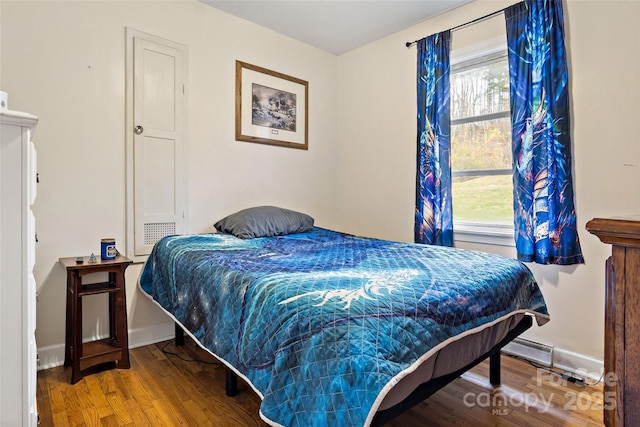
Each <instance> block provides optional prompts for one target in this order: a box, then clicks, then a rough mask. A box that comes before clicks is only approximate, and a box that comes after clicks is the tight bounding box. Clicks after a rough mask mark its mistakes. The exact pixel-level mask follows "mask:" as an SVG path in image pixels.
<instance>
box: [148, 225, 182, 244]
mask: <svg viewBox="0 0 640 427" xmlns="http://www.w3.org/2000/svg"><path fill="white" fill-rule="evenodd" d="M171 234H176V223H175V222H151V223H145V224H144V244H145V245H155V244H156V242H157V241H158V240H160V239H162V238H163V237H164V236H169V235H171Z"/></svg>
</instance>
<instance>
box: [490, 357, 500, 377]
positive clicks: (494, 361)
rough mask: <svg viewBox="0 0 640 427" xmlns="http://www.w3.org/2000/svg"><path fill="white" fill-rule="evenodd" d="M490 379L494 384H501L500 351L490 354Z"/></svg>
mask: <svg viewBox="0 0 640 427" xmlns="http://www.w3.org/2000/svg"><path fill="white" fill-rule="evenodd" d="M489 381H490V382H491V384H493V385H500V352H499V351H497V352H495V353H493V354H492V355H491V356H489Z"/></svg>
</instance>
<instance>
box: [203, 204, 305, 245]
mask: <svg viewBox="0 0 640 427" xmlns="http://www.w3.org/2000/svg"><path fill="white" fill-rule="evenodd" d="M214 227H215V228H216V230H218V231H220V232H223V233H229V234H233V235H234V236H236V237H239V238H241V239H251V238H254V237H269V236H282V235H285V234H292V233H302V232H305V231H309V230H311V229H312V228H313V218H312V217H310V216H309V215H307V214H303V213H300V212H296V211H292V210H289V209H284V208H279V207H276V206H258V207H255V208H248V209H243V210H241V211H238V212H236V213H234V214H231V215H229V216H227V217H224V218H222V219H221V220H220V221H218V222H216V223H215V224H214Z"/></svg>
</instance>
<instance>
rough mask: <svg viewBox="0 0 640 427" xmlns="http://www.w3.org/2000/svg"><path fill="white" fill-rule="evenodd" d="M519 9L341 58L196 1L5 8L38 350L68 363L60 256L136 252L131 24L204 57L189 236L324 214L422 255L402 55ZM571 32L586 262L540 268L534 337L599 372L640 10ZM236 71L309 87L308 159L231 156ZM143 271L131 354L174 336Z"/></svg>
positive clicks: (625, 194)
mask: <svg viewBox="0 0 640 427" xmlns="http://www.w3.org/2000/svg"><path fill="white" fill-rule="evenodd" d="M511 3H513V2H512V1H511V2H504V1H477V2H474V3H472V4H470V5H468V6H465V7H463V8H461V9H459V10H456V11H453V12H450V13H448V14H445V15H442V16H440V17H437V18H435V19H433V20H431V21H428V22H425V23H422V24H420V25H416V26H414V27H412V28H410V29H407V30H405V31H402V32H399V33H397V34H394V35H392V36H390V37H387V38H384V39H382V40H379V41H377V42H375V43H372V44H370V45H367V46H365V47H362V48H360V49H358V50H355V51H353V52H350V53H348V54H345V55H342V56H340V57H335V56H332V55H329V54H326V53H323V52H321V51H319V50H317V49H314V48H311V47H309V46H306V45H303V44H301V43H298V42H295V41H293V40H291V39H289V38H286V37H284V36H280V35H278V34H275V33H273V32H270V31H268V30H265V29H262V28H260V27H258V26H256V25H254V24H250V23H248V22H246V21H242V20H239V19H237V18H234V17H232V16H230V15H227V14H224V13H222V12H219V11H217V10H215V9H213V8H211V7H208V6H206V5H204V4H202V3H199V2H196V1H191V0H188V1H158V2H153V1H142V2H103V1H88V2H58V1H44V2H31V1H29V2H24V1H17V2H13V1H6V0H3V1H1V2H0V19H1V21H0V24H1V25H0V40H1V45H0V48H1V50H0V53H1V57H0V59H1V63H0V76H1V77H2V81H0V89H2V90H4V91H7V92H9V103H10V107H11V108H12V109H16V110H24V111H28V112H30V113H33V114H36V115H38V116H39V117H40V124H39V126H38V130H37V133H36V135H35V141H36V147H37V149H38V154H39V167H38V169H39V172H40V178H41V183H40V185H39V187H38V192H39V194H38V199H37V202H36V205H35V213H36V218H37V229H38V234H39V238H40V243H39V244H38V247H37V263H36V269H35V276H36V280H37V282H38V286H39V289H40V297H39V303H38V310H37V312H38V318H37V324H38V331H37V339H38V346H39V349H40V350H50V351H48V352H47V353H49V354H54V355H58V356H57V357H61V354H62V353H61V350H62V345H63V343H64V314H65V313H64V298H65V293H64V286H65V272H64V271H63V269H62V268H61V267H60V265H59V264H58V263H57V260H58V258H59V257H63V256H76V255H82V254H88V253H90V252H96V253H98V251H99V241H100V238H102V237H115V238H116V240H117V242H118V246H120V247H124V236H125V229H124V227H125V218H124V212H125V205H124V200H125V197H124V196H125V194H124V187H125V175H124V168H123V166H124V160H125V159H124V152H125V143H124V132H125V129H124V117H125V116H124V114H125V112H124V75H125V69H124V58H125V54H124V42H125V38H124V28H125V27H126V26H130V27H132V28H134V29H137V30H140V31H144V32H148V33H151V34H154V35H157V36H161V37H164V38H167V39H171V40H174V41H176V42H180V43H183V44H185V45H187V46H188V48H189V63H188V67H189V72H188V86H189V87H188V110H189V118H188V128H187V129H188V130H187V133H188V162H189V214H190V215H189V230H190V231H191V232H206V231H211V230H212V223H213V222H214V221H215V220H216V219H218V218H219V217H221V216H222V215H224V214H226V213H229V212H231V211H234V210H236V209H239V208H242V207H246V206H247V205H254V204H262V203H273V204H280V205H285V206H288V207H292V208H295V209H300V210H302V211H305V212H308V213H311V214H313V215H314V216H315V217H316V221H317V223H318V224H320V225H323V226H326V227H330V228H335V229H339V230H343V231H348V232H352V233H357V234H362V235H369V236H375V237H382V238H389V239H395V240H403V241H412V239H413V212H414V208H413V206H414V186H415V134H416V121H415V111H416V107H415V82H414V81H415V68H416V64H415V63H416V51H415V47H412V48H409V49H407V48H405V47H404V43H405V42H406V41H413V40H416V39H419V38H422V37H424V36H427V35H429V34H432V33H434V32H437V31H440V30H444V29H447V28H451V27H453V26H456V25H458V24H461V23H464V22H467V21H470V20H472V19H475V18H477V17H479V16H482V15H485V14H487V13H490V12H493V11H495V10H497V9H501V8H503V7H505V6H506V5H508V4H511ZM565 18H566V19H565V25H566V30H567V40H566V41H567V49H568V53H569V60H570V67H571V85H572V108H573V128H574V133H573V140H574V169H575V176H574V178H575V186H576V207H577V215H578V223H579V229H580V238H581V242H582V247H583V252H584V256H585V259H586V264H585V265H582V266H576V267H556V266H537V265H532V266H531V267H532V269H533V271H534V273H535V275H536V277H537V279H538V281H539V282H540V284H541V286H542V290H543V293H544V294H545V297H546V299H547V302H548V304H549V310H550V312H551V315H552V321H551V322H550V323H549V324H547V325H545V326H544V327H542V328H539V329H537V328H536V329H534V330H533V331H531V332H529V333H528V337H529V338H531V339H534V340H536V341H540V342H543V343H547V344H551V345H554V346H557V347H559V348H562V349H565V350H568V351H572V352H576V353H580V354H583V355H586V356H592V357H595V358H602V355H603V343H602V341H603V339H602V334H603V333H602V331H603V320H602V319H603V304H604V295H603V294H604V285H603V281H604V260H605V258H606V257H607V256H608V254H609V252H610V248H609V247H608V246H607V245H604V244H601V243H600V242H599V241H598V239H597V238H596V237H595V236H592V235H590V234H588V233H587V232H586V231H585V229H584V224H585V223H586V222H587V221H588V220H589V219H591V218H593V217H596V216H611V215H624V214H637V213H638V212H639V211H640V192H638V191H637V189H636V188H635V186H636V185H637V183H638V182H640V172H639V169H638V168H639V167H640V144H638V141H637V136H636V132H635V126H634V125H635V124H636V123H638V122H639V119H640V110H639V107H638V105H637V100H638V99H640V79H638V78H637V73H638V70H639V69H640V47H639V45H640V26H638V23H639V22H640V3H639V2H627V1H588V2H586V1H585V2H582V1H578V0H569V1H568V2H566V3H565ZM236 59H239V60H242V61H246V62H249V63H254V64H256V65H260V66H263V67H266V68H270V69H273V70H275V71H279V72H282V73H285V74H290V75H293V76H296V77H299V78H302V79H305V80H307V81H309V92H310V97H309V98H310V108H309V110H310V123H309V130H310V135H309V138H310V141H309V151H308V152H305V151H300V150H293V149H287V148H280V147H270V146H262V145H256V144H250V143H243V142H236V141H234V81H235V80H234V62H235V60H236ZM477 248H479V249H483V250H486V251H495V250H500V251H503V252H504V248H496V247H490V246H484V247H477ZM506 254H510V253H509V252H508V251H507V252H506ZM139 271H140V266H139V265H135V266H132V267H131V268H130V269H129V270H128V274H127V279H128V283H127V295H128V298H129V299H128V306H129V324H130V330H131V334H130V340H131V342H132V343H133V342H136V341H137V342H143V341H144V340H153V339H154V338H157V337H154V336H153V333H154V331H157V332H158V333H159V334H163V333H166V332H167V331H170V329H167V327H166V326H169V327H170V326H171V324H170V323H167V320H168V319H167V318H166V316H164V315H163V314H162V313H161V312H160V311H159V310H158V309H157V308H155V307H154V306H153V305H152V304H151V303H149V302H148V301H145V300H144V297H143V296H142V295H141V294H140V293H139V292H138V291H137V289H136V288H135V286H136V285H135V282H136V280H137V277H138V274H139ZM96 298H98V297H96ZM90 304H93V306H92V307H93V308H94V310H95V311H97V314H98V319H99V320H98V321H97V322H93V323H91V324H87V325H85V333H86V334H87V335H91V334H96V333H103V331H104V324H105V318H104V313H103V312H104V309H103V304H101V301H97V302H91V303H90ZM91 312H92V310H90V309H86V310H85V313H91ZM158 326H160V327H158ZM149 331H151V332H149ZM145 334H146V335H145ZM149 334H151V335H149ZM41 355H42V351H41ZM49 362H55V360H53V361H48V360H44V361H43V364H45V365H46V364H47V363H49Z"/></svg>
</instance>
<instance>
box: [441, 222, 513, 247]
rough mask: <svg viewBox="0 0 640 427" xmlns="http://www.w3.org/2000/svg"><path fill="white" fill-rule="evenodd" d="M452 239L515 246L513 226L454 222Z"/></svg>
mask: <svg viewBox="0 0 640 427" xmlns="http://www.w3.org/2000/svg"><path fill="white" fill-rule="evenodd" d="M453 239H454V241H457V242H468V243H480V244H483V245H497V246H508V247H515V246H516V242H515V238H514V234H513V227H511V226H504V225H503V226H500V225H489V224H472V223H462V224H460V223H457V224H454V228H453Z"/></svg>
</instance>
